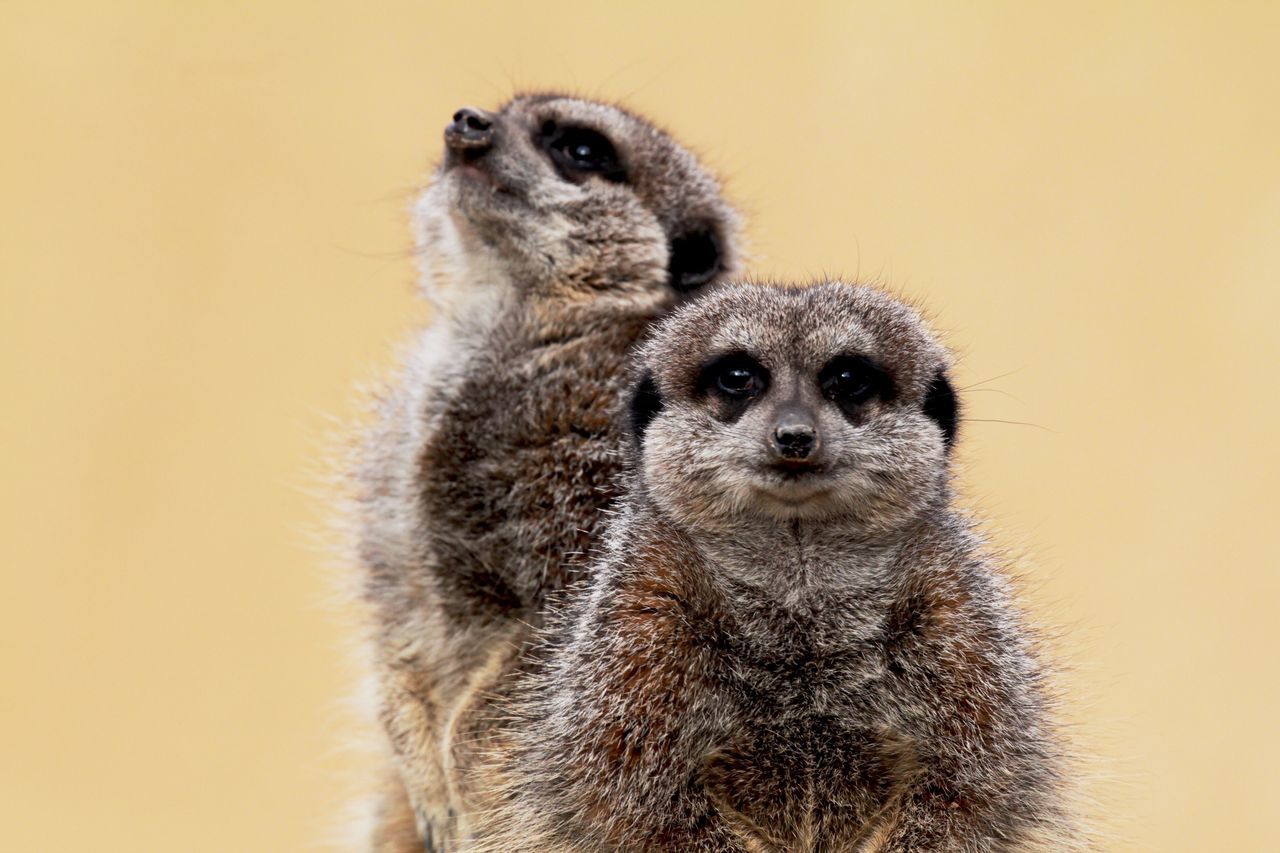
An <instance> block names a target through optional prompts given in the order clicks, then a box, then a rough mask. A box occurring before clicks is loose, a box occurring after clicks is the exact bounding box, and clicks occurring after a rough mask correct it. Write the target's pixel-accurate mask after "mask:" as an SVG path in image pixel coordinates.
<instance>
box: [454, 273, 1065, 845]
mask: <svg viewBox="0 0 1280 853" xmlns="http://www.w3.org/2000/svg"><path fill="white" fill-rule="evenodd" d="M640 363H641V366H642V371H643V377H644V378H643V381H641V382H639V383H638V390H637V391H636V393H635V396H634V406H633V430H634V433H635V436H636V440H635V457H636V461H635V468H636V470H635V473H634V475H633V476H632V479H631V481H630V486H629V491H628V493H627V495H626V497H625V498H624V499H623V500H622V501H621V502H620V505H619V512H618V514H617V515H616V516H615V518H614V519H613V520H612V521H611V523H610V527H609V529H608V531H607V532H606V534H605V548H606V551H605V554H604V555H603V556H602V557H601V559H600V561H599V562H598V563H597V564H596V565H594V566H593V567H592V569H591V572H590V581H589V588H588V589H584V590H581V591H579V594H578V595H577V596H576V597H575V598H574V600H573V602H572V603H571V605H570V606H569V608H568V609H567V610H566V612H565V613H564V614H562V615H561V616H560V617H559V619H558V621H556V622H554V623H553V624H552V626H551V627H550V628H549V629H548V632H547V634H548V636H547V643H546V645H545V647H544V649H543V653H542V657H541V662H540V664H539V666H538V668H536V669H533V670H531V671H530V672H528V673H527V674H526V676H525V682H524V685H523V688H522V689H521V690H517V691H514V692H513V693H512V695H513V697H514V698H512V699H511V700H510V704H509V708H508V714H509V722H508V723H507V724H506V728H505V731H504V732H503V733H502V736H501V737H496V738H494V739H493V741H492V743H493V744H494V746H495V748H494V750H493V753H492V755H491V757H490V759H489V761H490V763H489V764H488V765H487V766H486V768H485V769H484V771H483V773H482V775H483V776H484V778H485V780H486V783H487V785H488V786H489V787H490V788H491V789H493V790H494V791H496V792H498V793H497V794H495V797H494V799H493V801H492V802H491V804H490V807H489V809H488V810H487V813H486V815H487V816H486V822H485V823H484V824H483V825H482V826H481V827H480V828H479V830H478V831H477V834H476V839H477V842H476V845H475V846H474V847H473V848H471V849H475V850H484V851H499V850H502V851H533V850H558V851H574V853H587V852H588V851H593V853H594V851H601V853H603V851H657V850H681V851H705V852H706V853H711V851H886V853H907V851H915V853H920V851H963V853H977V852H978V851H1012V850H1032V849H1035V850H1063V849H1068V848H1070V847H1072V846H1073V844H1074V843H1075V842H1074V841H1073V840H1072V838H1073V835H1072V831H1071V826H1070V821H1069V820H1068V818H1067V816H1066V814H1065V812H1064V810H1063V808H1062V806H1061V800H1060V793H1061V789H1060V786H1061V770H1060V766H1059V751H1058V748H1057V746H1056V744H1055V735H1054V731H1053V729H1052V727H1051V723H1050V715H1049V710H1050V707H1049V705H1050V703H1049V702H1048V699H1047V698H1046V691H1045V688H1044V686H1043V684H1042V673H1041V668H1040V665H1039V664H1038V663H1037V660H1036V655H1035V649H1034V645H1033V643H1032V641H1031V640H1030V639H1029V634H1028V633H1027V630H1026V629H1024V628H1023V627H1022V626H1021V625H1020V622H1019V620H1018V618H1017V617H1016V612H1015V609H1014V607H1013V605H1012V603H1011V600H1010V593H1009V590H1008V588H1007V586H1006V582H1005V581H1004V580H1003V579H1002V577H1001V575H1000V573H999V571H998V570H997V569H996V568H995V567H994V566H993V565H992V564H991V562H990V561H989V560H988V559H987V558H986V557H985V556H984V555H983V548H982V543H981V541H980V540H979V538H978V537H977V535H976V534H975V533H974V532H973V531H972V529H971V527H970V525H969V523H968V522H967V521H966V519H965V518H964V517H963V516H962V515H960V514H959V513H958V512H957V511H956V510H954V509H953V508H952V507H951V500H952V493H951V488H950V474H949V458H950V447H951V444H952V442H953V441H954V439H955V436H956V427H957V419H958V413H957V405H956V398H955V395H954V393H953V392H952V389H951V385H950V383H949V381H948V370H949V362H948V358H947V355H946V353H945V351H944V350H943V349H942V347H941V346H940V345H939V344H938V343H937V342H936V341H935V340H934V338H933V336H932V335H931V334H930V333H929V331H928V330H927V328H926V327H925V325H924V324H923V322H922V321H921V319H920V318H919V317H918V316H917V315H916V313H915V312H914V311H912V310H911V309H909V308H908V307H906V306H905V305H903V304H901V303H899V302H897V301H895V300H893V299H891V298H889V297H888V296H886V295H885V294H883V293H881V292H879V291H877V290H874V289H871V288H868V287H859V286H852V285H848V284H842V283H827V284H821V285H816V286H810V287H802V288H801V287H784V286H778V285H738V286H734V287H732V288H723V289H721V290H720V291H719V292H716V293H710V294H707V295H704V296H703V297H702V298H701V299H699V300H698V301H696V302H694V303H692V304H690V305H688V306H685V307H683V308H681V309H680V310H679V311H678V312H677V313H676V315H674V316H673V317H671V318H670V319H668V320H666V321H664V322H663V323H662V324H661V325H660V326H659V327H658V328H657V330H656V331H655V334H654V337H653V339H652V341H650V342H649V343H647V344H646V345H645V347H644V348H643V351H642V354H641V357H640Z"/></svg>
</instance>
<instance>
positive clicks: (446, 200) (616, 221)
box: [415, 95, 736, 302]
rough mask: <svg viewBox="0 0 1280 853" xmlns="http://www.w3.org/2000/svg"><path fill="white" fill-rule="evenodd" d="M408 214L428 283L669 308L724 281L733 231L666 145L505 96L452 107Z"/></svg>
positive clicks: (596, 110)
mask: <svg viewBox="0 0 1280 853" xmlns="http://www.w3.org/2000/svg"><path fill="white" fill-rule="evenodd" d="M444 138H445V157H444V161H443V163H442V164H441V166H440V170H439V172H438V174H437V175H436V177H435V180H434V181H433V182H432V184H431V186H430V187H429V188H428V189H427V190H426V192H425V193H424V194H423V196H422V197H421V199H420V200H419V202H418V204H417V206H416V210H415V212H416V220H417V232H418V242H419V251H420V254H422V255H423V256H424V258H425V259H426V260H427V263H428V269H427V278H428V281H427V284H428V289H429V290H434V291H436V292H435V293H434V294H433V295H435V296H436V297H437V298H438V299H443V300H444V301H446V302H447V301H448V298H449V295H450V294H449V293H448V292H447V291H448V290H449V289H450V288H454V289H457V288H462V289H464V290H465V289H476V288H481V289H483V288H485V287H493V286H503V285H510V286H512V287H514V289H515V290H516V292H517V293H519V294H521V295H524V296H531V297H552V298H561V299H569V300H582V299H598V298H602V297H603V298H609V297H619V298H622V299H629V300H634V299H635V298H636V297H637V295H638V294H646V295H649V296H651V297H653V298H658V299H672V298H674V297H675V296H676V295H677V294H679V293H685V292H689V291H692V290H695V289H697V288H699V287H701V286H703V285H705V284H707V283H708V282H711V281H713V280H714V279H716V278H717V277H720V276H721V275H723V274H724V273H726V272H727V271H730V270H731V269H732V268H733V266H734V263H735V261H736V257H735V251H734V240H735V222H734V217H733V214H732V212H731V210H730V209H729V207H728V206H727V205H726V204H725V203H724V201H723V200H722V199H721V198H720V189H719V186H718V185H717V183H716V181H715V179H714V178H712V177H711V175H710V174H709V173H708V172H706V171H705V170H704V169H703V168H702V167H701V166H700V165H699V164H698V162H697V161H696V160H695V158H694V157H693V155H692V154H690V153H689V152H688V151H686V150H685V149H684V148H682V147H681V146H680V145H678V144H677V143H676V142H675V141H674V140H672V139H671V137H669V136H668V135H667V134H665V133H663V132H662V131H660V130H658V129H657V128H655V127H653V126H652V125H651V124H649V123H647V122H645V121H644V120H642V119H640V118H638V117H637V116H635V115H632V114H631V113H628V112H625V111H624V110H621V109H619V108H617V107H614V106H610V105H607V104H601V103H595V102H591V101H585V100H580V99H577V98H569V97H560V96H554V95H529V96H522V97H517V98H515V99H514V100H512V101H511V102H510V103H508V104H507V105H506V106H504V107H503V108H502V109H500V110H499V111H497V112H494V113H490V112H485V111H483V110H478V109H473V108H470V107H464V108H463V109H460V110H458V111H457V112H456V113H454V115H453V117H452V120H451V121H450V123H449V124H448V125H447V126H446V128H445V134H444Z"/></svg>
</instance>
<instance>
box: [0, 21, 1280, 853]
mask: <svg viewBox="0 0 1280 853" xmlns="http://www.w3.org/2000/svg"><path fill="white" fill-rule="evenodd" d="M1278 10H1280V6H1277V5H1275V4H1259V5H1258V6H1257V7H1247V6H1246V5H1245V4H1243V3H1235V4H1218V3H1208V2H1205V3H1201V4H1198V5H1196V4H1191V5H1188V4H1174V3H1139V2H1121V3H1115V2H1106V3H1087V4H1082V3H1075V2H1072V3H1066V2H1061V3H1052V4H1044V3H1036V4H1023V3H1012V2H1009V3H1003V2H1002V3H963V4H961V3H942V2H938V3H915V2H912V3H902V2H875V3H849V2H830V3H787V4H775V3H760V4H757V5H752V6H747V5H745V4H722V5H717V4H711V3H706V4H696V3H690V2H687V0H684V2H658V3H645V4H635V5H622V4H612V3H601V4H594V5H593V4H583V3H581V2H576V3H565V2H547V3H537V4H534V3H521V4H516V3H512V4H509V5H508V4H493V3H488V2H466V3H462V2H454V3H447V4H438V3H428V2H416V3H410V2H386V3H348V4H329V3H319V4H317V3H302V2H257V3H247V2H218V3H214V2H200V3H183V4H179V3H162V2H152V3H145V2H125V0H122V2H116V3H82V2H49V0H45V2H39V3H35V2H14V0H11V2H9V3H6V4H5V6H4V9H3V11H0V105H2V110H0V122H3V125H4V126H3V133H2V134H0V191H2V192H3V206H2V208H0V283H2V286H3V295H4V298H3V303H4V309H3V311H0V382H2V383H3V384H2V385H0V393H2V395H3V396H2V399H3V406H4V416H3V418H2V419H0V440H2V445H0V447H2V449H0V464H2V465H3V468H2V469H0V476H2V477H3V482H4V490H3V493H2V495H0V519H2V521H0V523H2V524H3V535H2V537H0V542H2V543H3V544H2V547H3V587H2V588H0V602H2V603H0V608H2V609H0V670H2V671H3V678H4V687H3V690H4V693H3V697H2V699H0V738H2V739H3V745H2V747H0V826H3V827H4V829H3V833H4V841H3V842H2V843H0V846H3V847H4V848H5V849H10V850H22V851H26V850H58V851H61V850H73V849H77V850H79V849H93V850H99V851H116V850H119V851H139V850H190V851H225V850H263V851H266V850H311V849H317V848H323V847H324V846H325V845H326V843H327V842H326V839H327V837H328V834H329V833H330V831H331V830H332V828H333V825H334V823H335V822H337V821H335V815H336V814H337V813H338V812H339V810H340V808H341V806H342V804H343V802H344V801H345V799H346V797H347V792H348V790H349V788H350V784H349V781H350V778H351V775H352V772H351V771H352V770H353V768H354V767H355V765H356V764H357V763H358V759H357V758H356V757H354V756H353V755H352V754H350V753H349V752H348V751H347V750H346V749H345V743H346V741H347V740H348V739H349V738H350V737H351V732H350V726H349V723H348V721H347V720H348V717H347V715H346V714H345V713H344V711H343V710H342V701H343V697H345V696H347V695H348V694H350V693H351V690H352V685H353V683H354V680H353V671H352V668H351V667H350V666H349V665H348V662H347V660H348V656H347V653H346V646H347V638H346V636H345V633H346V631H345V626H344V624H343V622H342V620H341V619H340V618H339V616H340V614H335V612H334V609H333V608H332V607H331V606H330V604H331V598H332V595H331V591H330V590H331V586H330V577H329V569H328V568H327V567H326V561H327V560H328V558H327V557H326V556H325V555H324V554H323V553H322V552H321V551H320V550H318V549H317V548H315V547H314V546H313V542H314V541H315V540H316V539H317V538H318V537H317V534H316V531H318V530H322V529H323V526H324V522H325V519H326V516H327V515H328V513H329V501H328V499H327V498H326V497H325V495H324V494H323V489H322V488H320V483H321V477H320V475H319V474H320V473H321V472H323V471H324V470H325V463H324V462H323V456H324V454H325V452H326V448H332V447H333V446H334V444H333V442H332V441H331V439H330V438H329V436H330V434H331V433H332V432H333V427H332V421H333V420H334V419H336V421H337V422H338V423H346V424H350V423H353V422H354V421H355V419H356V418H357V416H358V409H359V407H358V405H357V404H356V403H357V400H358V397H357V395H356V393H355V391H354V389H355V387H356V386H357V384H358V383H360V382H362V381H367V380H370V379H373V378H376V377H377V376H379V375H380V374H381V373H382V372H383V371H384V370H385V368H386V367H387V366H388V365H389V363H390V352H391V346H390V345H391V344H392V343H393V342H394V341H397V340H398V339H400V338H401V337H402V336H403V334H404V333H405V332H406V331H407V330H408V329H409V328H410V327H411V326H412V325H413V324H414V323H415V322H417V321H418V320H420V319H421V311H420V308H419V306H418V304H417V303H416V301H415V298H414V296H413V290H412V284H411V282H412V277H413V273H412V270H411V260H410V257H409V252H408V248H409V238H408V235H407V228H406V224H405V206H406V203H407V200H408V196H409V193H410V191H411V190H412V188H413V187H414V186H415V185H416V184H417V183H418V182H419V181H420V180H421V178H422V176H423V175H424V174H425V173H426V171H427V170H428V168H429V167H430V166H431V165H432V163H433V161H434V159H435V158H436V156H437V153H438V151H439V150H440V147H441V129H442V127H443V125H444V124H445V122H446V121H447V118H448V116H449V114H450V113H451V112H452V111H453V109H454V108H456V107H458V106H460V105H462V104H469V103H474V104H477V105H480V106H489V107H492V106H496V105H497V104H499V103H500V102H501V101H502V100H503V99H504V98H505V97H507V96H508V95H509V94H511V93H512V91H513V90H514V89H516V88H534V87H555V88H561V89H570V90H574V91H578V92H581V93H585V94H590V95H599V96H606V97H611V98H621V99H623V100H624V101H625V102H626V103H627V104H629V105H631V106H633V107H635V108H637V109H639V110H641V111H643V112H646V113H648V114H650V115H652V116H653V117H655V118H656V119H658V120H659V121H660V122H662V123H664V124H666V125H667V126H669V127H670V128H672V129H673V130H674V131H675V132H676V134H677V135H678V136H679V137H680V138H681V139H683V140H685V141H686V142H688V143H689V144H691V145H692V146H694V147H695V148H696V149H698V150H699V151H701V152H702V153H703V154H704V155H705V156H706V157H707V159H708V160H709V162H710V163H711V164H712V165H713V166H715V167H716V168H717V169H718V170H719V171H720V173H721V174H723V175H724V176H725V178H726V179H727V184H728V187H729V190H730V193H731V195H732V197H733V199H734V200H735V201H736V202H738V203H739V204H740V205H741V206H742V207H743V208H744V209H745V210H746V212H747V214H748V216H749V219H750V237H751V239H752V242H753V247H754V254H753V257H754V261H753V267H754V270H755V271H756V272H758V273H761V274H771V275H778V276H784V275H785V276H803V277H808V276H812V275H815V274H820V273H823V272H829V273H834V272H843V273H846V274H848V275H851V276H852V275H858V276H861V277H863V278H868V279H877V280H880V281H883V282H886V283H888V284H890V285H892V286H894V287H896V288H899V289H901V290H903V291H905V292H906V293H908V294H910V295H912V296H915V297H919V298H920V299H922V300H924V301H925V302H926V304H927V305H928V306H929V307H930V309H931V310H932V312H933V314H934V316H935V317H936V318H937V322H938V325H939V327H940V328H941V329H943V330H944V332H945V333H946V335H947V337H948V339H949V340H950V342H951V343H952V344H953V345H954V346H955V348H956V349H957V351H958V352H959V354H960V356H961V359H962V365H961V369H960V379H961V381H960V384H961V385H965V386H972V388H971V390H969V391H968V392H967V393H966V397H967V403H968V408H969V412H970V422H969V424H968V427H967V428H966V430H965V433H964V437H963V444H962V453H961V459H962V462H963V468H962V477H963V482H964V488H965V491H966V493H967V495H968V496H969V500H970V501H971V503H973V504H974V505H975V506H976V507H978V508H979V510H980V511H981V512H982V513H983V514H984V515H985V516H986V517H988V518H989V519H990V520H991V522H992V530H993V534H994V536H995V538H996V540H997V541H998V542H999V543H1000V545H1002V546H1003V547H1006V548H1008V549H1010V550H1011V551H1013V552H1014V553H1017V554H1021V555H1025V556H1026V558H1027V562H1028V565H1029V567H1030V568H1029V571H1030V574H1031V577H1032V580H1033V582H1034V583H1035V585H1036V586H1038V587H1039V594H1038V596H1037V598H1036V601H1037V602H1038V605H1037V607H1038V612H1040V613H1042V614H1044V616H1045V618H1047V619H1048V620H1049V621H1051V622H1052V623H1054V624H1057V625H1059V626H1062V627H1063V628H1064V630H1065V634H1066V637H1067V641H1066V643H1065V647H1066V649H1067V652H1068V656H1069V658H1070V659H1071V660H1072V661H1073V663H1074V664H1075V674H1074V676H1073V683H1074V684H1075V687H1074V688H1073V700H1072V704H1073V713H1074V715H1075V716H1076V717H1077V718H1078V719H1079V720H1080V731H1081V736H1082V738H1084V739H1085V740H1086V742H1088V743H1089V744H1090V747H1091V748H1092V749H1094V750H1095V751H1096V753H1097V755H1098V758H1097V761H1096V771H1097V773H1098V775H1100V776H1101V777H1103V778H1102V781H1101V782H1100V784H1099V785H1098V786H1097V787H1096V789H1095V793H1096V794H1097V796H1098V797H1099V798H1100V800H1101V806H1102V811H1104V812H1106V813H1108V814H1110V815H1111V816H1113V817H1114V818H1116V819H1117V822H1118V824H1119V827H1118V830H1116V831H1117V835H1116V836H1115V840H1113V841H1112V842H1110V843H1109V845H1108V847H1109V848H1110V849H1115V850H1151V851H1207V850H1214V851H1217V850H1232V851H1235V850H1259V851H1262V850H1275V849H1280V840H1278V839H1277V830H1276V829H1275V821H1276V818H1277V808H1278V805H1277V804H1278V803H1280V783H1278V782H1277V779H1278V778H1280V777H1278V776H1277V774H1276V772H1275V768H1276V767H1277V766H1280V750H1278V748H1277V747H1278V737H1277V729H1276V714H1277V699H1278V698H1280V696H1278V693H1280V690H1278V688H1277V667H1276V653H1277V651H1278V650H1280V649H1278V646H1280V643H1277V639H1276V637H1277V626H1276V622H1277V592H1278V591H1280V573H1278V571H1277V568H1278V567H1277V560H1276V550H1277V549H1276V545H1275V542H1276V532H1275V527H1274V526H1275V524H1276V522H1275V514H1276V506H1277V502H1276V488H1277V486H1280V483H1278V482H1277V468H1278V467H1280V466H1278V464H1277V463H1278V461H1280V460H1278V452H1277V442H1276V429H1275V426H1274V422H1273V421H1272V419H1273V418H1276V417H1277V416H1280V402H1278V398H1277V393H1276V391H1277V389H1276V383H1275V378H1274V377H1275V370H1276V364H1277V357H1278V356H1280V343H1278V341H1280V335H1277V334H1276V332H1275V319H1274V318H1275V316H1276V312H1277V310H1278V309H1280V297H1278V295H1277V294H1278V293H1280V59H1277V52H1276V43H1277V40H1278V39H1280V11H1278ZM1015 422H1016V423H1015Z"/></svg>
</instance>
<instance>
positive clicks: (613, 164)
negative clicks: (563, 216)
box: [535, 120, 627, 183]
mask: <svg viewBox="0 0 1280 853" xmlns="http://www.w3.org/2000/svg"><path fill="white" fill-rule="evenodd" d="M535 141H536V142H537V144H538V145H539V146H540V147H541V148H542V149H543V150H544V151H546V152H547V154H548V156H550V158H551V162H552V163H553V164H555V167H556V169H557V170H558V171H559V172H560V174H561V175H562V176H563V177H564V178H566V179H569V180H572V179H573V178H575V177H580V176H583V175H599V176H600V177H602V178H604V179H605V180H607V181H613V182H614V183H621V182H623V181H625V180H626V179H627V174H626V171H625V170H624V169H623V168H622V163H621V161H620V160H619V159H618V151H617V149H616V148H614V147H613V143H612V142H610V141H609V138H608V137H606V136H605V135H604V134H603V133H600V132H598V131H595V130H592V129H590V128H587V127H579V126H576V125H560V124H558V123H556V122H554V121H551V120H547V121H545V122H543V123H542V127H541V128H539V130H538V134H537V136H536V137H535Z"/></svg>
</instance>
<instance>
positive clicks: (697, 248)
mask: <svg viewBox="0 0 1280 853" xmlns="http://www.w3.org/2000/svg"><path fill="white" fill-rule="evenodd" d="M670 250H671V253H670V258H669V259H668V261H667V274H668V275H669V276H670V281H671V286H672V287H674V288H675V289H676V290H678V291H680V292H681V293H687V292H689V291H690V290H695V289H696V288H699V287H701V286H702V285H704V284H706V283H707V282H709V281H711V279H713V278H715V276H716V273H718V272H720V266H721V263H720V241H719V239H717V237H716V235H715V232H714V231H712V230H711V229H710V228H709V227H703V228H698V229H696V230H694V231H690V232H688V233H685V234H682V235H680V236H678V237H673V238H672V240H671V246H670Z"/></svg>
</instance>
